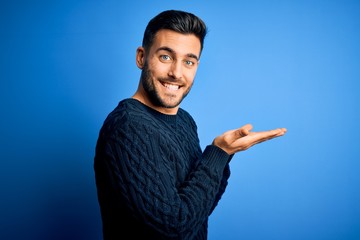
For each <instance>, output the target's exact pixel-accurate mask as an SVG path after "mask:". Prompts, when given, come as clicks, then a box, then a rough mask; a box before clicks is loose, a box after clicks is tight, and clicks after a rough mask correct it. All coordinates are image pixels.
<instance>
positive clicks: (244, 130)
mask: <svg viewBox="0 0 360 240" xmlns="http://www.w3.org/2000/svg"><path fill="white" fill-rule="evenodd" d="M252 128H253V126H252V125H251V124H246V125H244V126H242V127H241V128H240V129H239V130H240V132H241V135H242V136H243V137H244V136H246V135H249V133H250V131H251V130H252Z"/></svg>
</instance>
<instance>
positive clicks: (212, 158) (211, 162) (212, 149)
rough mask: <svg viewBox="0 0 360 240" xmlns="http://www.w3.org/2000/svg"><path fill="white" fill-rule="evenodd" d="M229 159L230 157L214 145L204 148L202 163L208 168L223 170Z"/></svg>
mask: <svg viewBox="0 0 360 240" xmlns="http://www.w3.org/2000/svg"><path fill="white" fill-rule="evenodd" d="M231 157H232V155H229V154H227V153H226V152H225V151H224V150H222V149H221V148H219V147H217V146H215V145H208V146H206V148H205V150H204V152H203V161H205V162H206V164H207V165H208V167H209V168H216V169H219V170H220V169H221V170H224V168H225V166H226V164H227V163H228V162H229V161H230V159H231Z"/></svg>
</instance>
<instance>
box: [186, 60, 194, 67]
mask: <svg viewBox="0 0 360 240" xmlns="http://www.w3.org/2000/svg"><path fill="white" fill-rule="evenodd" d="M185 64H186V65H187V66H193V65H194V64H195V63H194V62H193V61H190V60H185Z"/></svg>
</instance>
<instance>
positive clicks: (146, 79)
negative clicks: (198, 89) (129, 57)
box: [141, 63, 192, 108]
mask: <svg viewBox="0 0 360 240" xmlns="http://www.w3.org/2000/svg"><path fill="white" fill-rule="evenodd" d="M158 79H159V80H160V81H163V82H176V80H174V79H170V78H160V77H159V78H158ZM141 84H142V86H143V88H144V90H145V92H146V94H147V96H148V97H149V100H150V101H151V103H152V104H154V105H155V106H157V107H163V108H174V107H177V106H179V105H180V103H181V102H182V100H183V99H184V98H185V97H186V96H187V95H188V93H189V92H190V89H191V87H192V86H190V87H189V88H188V89H187V91H186V92H184V94H183V95H182V97H181V98H179V99H178V100H176V101H167V99H163V98H162V97H161V96H160V94H159V92H158V90H157V89H156V87H155V85H154V83H153V81H152V76H151V72H150V70H149V67H148V64H147V63H145V64H144V67H143V69H142V71H141ZM167 98H168V99H171V98H174V99H175V98H176V95H171V96H167Z"/></svg>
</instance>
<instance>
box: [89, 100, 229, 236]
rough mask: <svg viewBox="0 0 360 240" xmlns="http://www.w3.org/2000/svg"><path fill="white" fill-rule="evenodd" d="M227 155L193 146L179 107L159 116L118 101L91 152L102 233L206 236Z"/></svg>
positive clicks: (192, 131) (194, 138)
mask: <svg viewBox="0 0 360 240" xmlns="http://www.w3.org/2000/svg"><path fill="white" fill-rule="evenodd" d="M230 159H231V156H229V155H228V154H227V153H226V152H224V151H223V150H221V149H220V148H218V147H216V146H213V145H209V146H207V147H206V148H205V150H204V152H202V151H201V148H200V144H199V139H198V135H197V127H196V124H195V122H194V120H193V119H192V117H191V116H190V115H189V114H188V113H187V112H186V111H185V110H183V109H181V108H180V109H179V111H178V113H177V114H176V115H166V114H162V113H160V112H157V111H155V110H153V109H151V108H149V107H147V106H145V105H143V104H142V103H140V102H139V101H137V100H135V99H125V100H123V101H121V102H120V103H119V105H118V106H117V107H116V108H115V109H114V110H113V111H112V112H111V113H110V114H109V115H108V117H107V118H106V120H105V121H104V124H103V126H102V128H101V130H100V134H99V138H98V141H97V146H96V152H95V159H94V170H95V180H96V185H97V193H98V200H99V206H100V210H101V216H102V224H103V236H104V240H109V239H157V240H159V239H189V240H190V239H207V224H208V217H209V216H210V214H211V212H212V211H213V210H214V208H215V206H216V205H217V203H218V201H219V200H220V198H221V196H222V194H223V193H224V191H225V188H226V185H227V180H228V178H229V176H230V169H229V161H230ZM126 236H128V238H127V237H126Z"/></svg>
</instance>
